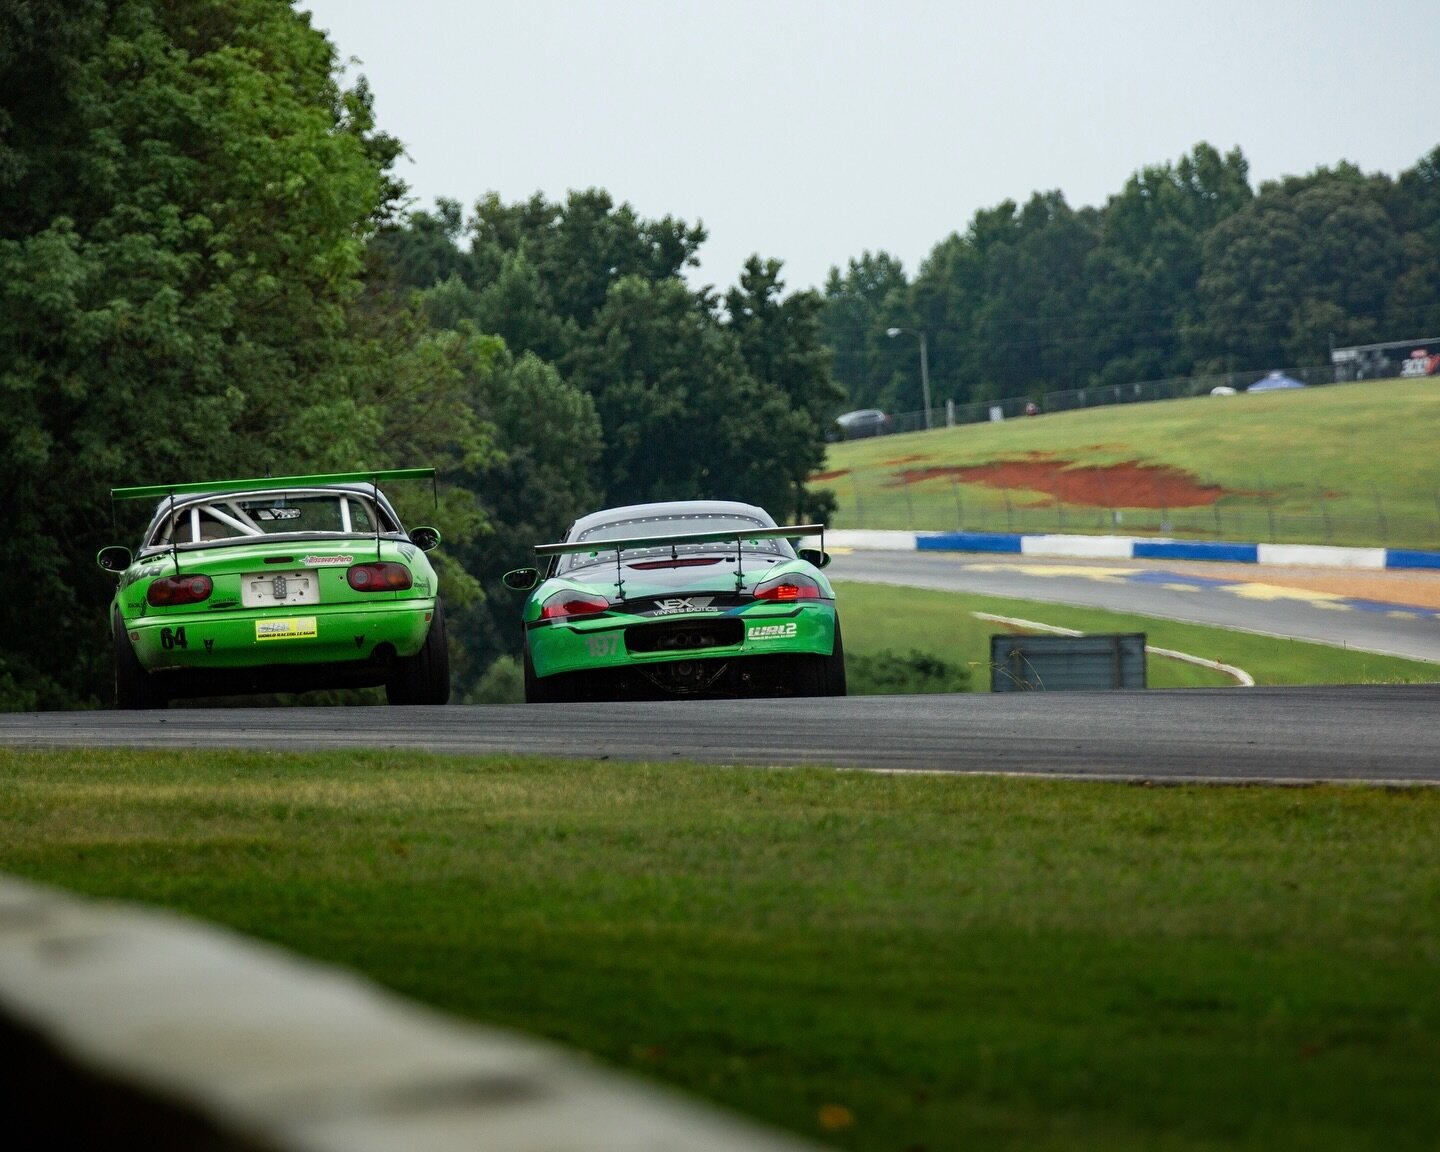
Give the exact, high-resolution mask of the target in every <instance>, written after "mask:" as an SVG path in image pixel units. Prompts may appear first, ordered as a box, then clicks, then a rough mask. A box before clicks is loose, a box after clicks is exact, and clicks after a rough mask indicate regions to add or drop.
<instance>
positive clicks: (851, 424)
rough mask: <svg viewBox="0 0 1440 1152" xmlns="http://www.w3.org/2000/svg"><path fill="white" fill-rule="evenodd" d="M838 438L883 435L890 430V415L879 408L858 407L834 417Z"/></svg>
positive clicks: (849, 438)
mask: <svg viewBox="0 0 1440 1152" xmlns="http://www.w3.org/2000/svg"><path fill="white" fill-rule="evenodd" d="M835 425H836V430H837V432H838V438H839V439H841V440H858V439H859V438H860V437H862V436H883V435H884V434H885V433H886V432H889V431H890V417H889V416H887V415H885V413H884V412H882V411H880V409H879V408H860V409H858V410H856V411H854V412H844V413H841V414H840V415H839V416H837V417H835Z"/></svg>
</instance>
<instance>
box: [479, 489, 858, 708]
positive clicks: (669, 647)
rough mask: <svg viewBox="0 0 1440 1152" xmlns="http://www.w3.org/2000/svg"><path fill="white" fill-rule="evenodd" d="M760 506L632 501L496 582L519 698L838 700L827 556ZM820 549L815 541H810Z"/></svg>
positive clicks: (804, 530)
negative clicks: (515, 613)
mask: <svg viewBox="0 0 1440 1152" xmlns="http://www.w3.org/2000/svg"><path fill="white" fill-rule="evenodd" d="M816 533H823V528H821V526H819V525H816V524H808V525H800V526H796V527H787V528H781V527H778V526H777V525H776V524H775V521H774V520H773V519H771V517H770V515H769V514H768V513H767V512H765V511H764V509H762V508H757V507H754V506H753V505H749V504H737V503H732V502H729V501H719V500H707V501H692V502H677V503H663V504H637V505H631V506H629V507H625V508H611V509H607V510H605V511H602V512H595V513H592V514H591V515H589V516H584V517H582V518H581V519H579V520H577V521H576V522H575V523H574V524H573V525H572V526H571V528H570V531H569V532H567V533H566V535H565V539H564V540H563V541H562V542H561V543H558V544H542V545H539V546H538V547H537V548H536V549H535V553H536V555H537V556H539V557H541V558H542V559H543V560H544V562H545V572H544V575H543V577H542V574H541V572H540V570H539V569H538V568H520V569H517V570H515V571H513V572H508V573H506V575H505V583H506V584H507V585H508V586H509V587H511V588H514V589H516V590H518V591H528V592H530V596H529V598H528V599H527V601H526V603H525V608H524V612H523V621H524V631H525V650H524V675H525V699H526V700H527V701H528V702H531V703H548V702H554V701H567V700H592V699H598V700H613V699H635V698H640V699H653V698H664V697H672V696H692V697H693V696H758V695H780V696H843V695H845V649H844V645H843V644H842V642H841V637H840V619H839V616H838V615H837V614H836V611H835V593H834V591H833V590H832V589H831V587H830V582H829V581H828V580H827V579H826V578H825V577H824V575H822V574H821V572H820V569H821V568H823V567H824V566H825V565H826V564H827V563H828V562H829V557H828V556H827V555H826V554H825V553H824V551H823V549H822V550H816V549H802V550H801V551H800V552H799V553H798V554H797V553H796V551H795V550H794V548H793V547H792V546H791V544H790V542H789V541H790V539H791V538H799V537H804V536H810V535H813V534H816ZM822 541H823V538H822Z"/></svg>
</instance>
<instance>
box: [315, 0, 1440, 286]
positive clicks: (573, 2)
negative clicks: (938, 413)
mask: <svg viewBox="0 0 1440 1152" xmlns="http://www.w3.org/2000/svg"><path fill="white" fill-rule="evenodd" d="M297 6H298V7H299V8H300V9H302V10H308V11H310V12H311V13H312V14H313V23H314V24H315V25H316V26H317V27H318V28H321V29H324V30H327V31H328V33H329V35H330V39H331V40H332V42H333V43H334V44H335V45H336V46H337V48H338V50H339V52H340V55H341V57H342V59H343V58H349V57H354V58H355V59H356V61H357V62H356V63H352V64H351V65H350V69H349V73H348V75H349V76H350V78H351V79H352V80H353V78H354V77H355V76H357V75H361V74H363V75H364V76H366V77H368V78H369V81H370V85H371V88H372V90H373V92H374V95H375V108H376V113H377V117H378V120H379V124H380V127H381V128H382V129H383V130H385V131H387V132H389V133H391V134H392V135H394V136H397V137H399V138H400V139H401V140H402V141H403V142H404V143H405V146H406V152H407V159H404V160H402V161H401V162H400V164H399V175H400V176H401V178H402V179H404V180H405V181H406V182H407V183H408V184H409V185H410V187H411V189H412V192H413V194H414V196H415V198H416V202H417V206H419V207H429V206H430V205H431V204H433V202H434V199H435V198H436V197H437V196H448V197H451V198H454V199H457V200H459V201H461V203H463V204H465V205H466V206H467V207H468V206H469V205H470V204H472V203H473V202H474V201H475V200H476V199H477V198H478V197H480V196H482V195H484V194H485V193H486V192H489V191H495V192H497V193H499V195H500V196H501V198H502V199H503V200H505V201H507V202H508V201H515V200H522V199H527V198H528V197H530V196H531V195H532V194H534V193H535V192H542V193H544V194H545V195H546V196H547V197H549V198H550V199H553V200H559V199H563V197H564V196H565V193H566V192H567V191H568V190H569V189H575V188H588V187H601V188H605V189H606V190H607V191H609V192H610V193H611V195H612V196H614V197H615V199H616V200H617V201H621V200H623V201H628V202H629V203H630V204H631V205H633V206H634V208H635V209H636V211H637V212H639V213H640V214H641V215H642V216H645V217H659V216H664V215H672V216H678V217H680V218H681V219H684V220H686V221H688V222H692V223H693V222H695V221H697V220H698V221H703V223H704V224H705V227H706V228H707V230H708V232H709V237H710V238H709V240H708V241H707V242H706V244H705V245H704V247H703V248H702V249H701V257H702V260H703V264H702V268H701V270H700V271H699V273H698V274H696V275H694V276H693V277H692V279H693V280H694V281H695V282H696V283H711V284H715V285H717V286H719V287H721V288H724V287H727V286H729V285H730V284H732V283H734V281H735V280H736V278H737V276H738V274H739V271H740V268H741V266H742V265H743V263H744V261H745V259H746V257H748V256H750V255H751V254H753V253H759V254H760V255H762V256H765V257H774V258H776V259H779V260H782V261H783V262H784V265H785V280H786V282H787V286H788V287H789V288H791V289H795V288H803V287H812V286H813V287H819V286H821V285H822V284H823V282H824V279H825V276H826V273H827V272H828V270H829V268H830V267H831V266H832V265H838V266H840V267H841V268H842V269H843V268H844V266H845V264H846V262H847V261H848V260H849V259H851V258H853V257H857V256H859V255H860V254H861V253H862V252H864V251H866V250H870V251H875V250H878V249H883V250H885V251H887V252H890V253H891V254H893V255H895V256H898V257H899V258H900V259H901V260H903V261H904V264H905V267H906V269H907V271H908V272H910V273H911V274H912V275H913V273H914V272H915V271H916V269H917V268H918V267H919V264H920V262H921V261H922V260H923V259H924V258H925V256H926V255H927V254H928V253H929V251H930V249H931V248H933V247H934V245H935V244H937V243H938V242H939V241H940V240H942V239H944V237H945V236H947V235H948V234H949V233H951V232H955V231H961V232H963V231H964V230H965V228H966V226H967V225H968V224H969V222H970V219H971V218H972V217H973V215H974V214H975V212H976V210H977V209H980V208H988V207H993V206H994V205H996V204H998V203H1000V202H1001V201H1002V200H1005V199H1014V200H1017V201H1023V200H1024V199H1026V198H1027V197H1028V196H1029V195H1030V194H1031V193H1032V192H1034V191H1037V190H1049V189H1055V188H1058V189H1060V190H1061V191H1062V192H1064V194H1065V198H1066V199H1067V200H1068V201H1069V203H1070V204H1071V205H1072V206H1076V207H1078V206H1080V205H1085V204H1091V205H1100V204H1103V203H1104V202H1105V200H1106V198H1107V197H1108V196H1110V195H1112V194H1113V193H1115V192H1117V191H1119V189H1120V188H1121V186H1122V185H1123V184H1124V182H1125V180H1126V179H1127V177H1129V176H1130V175H1131V174H1132V173H1133V172H1135V171H1136V170H1138V169H1139V168H1140V167H1142V166H1144V165H1146V164H1156V163H1161V162H1164V161H1167V160H1169V161H1173V160H1175V159H1177V158H1178V157H1180V156H1181V155H1183V154H1184V153H1186V152H1188V151H1189V150H1190V149H1191V148H1192V147H1193V146H1194V145H1195V144H1196V143H1198V142H1199V141H1202V140H1203V141H1208V142H1209V143H1211V144H1213V145H1215V146H1216V147H1217V148H1219V149H1220V150H1221V151H1225V150H1228V149H1230V148H1232V147H1234V146H1236V145H1238V146H1239V147H1240V148H1241V149H1242V150H1243V151H1244V153H1245V156H1246V157H1247V159H1248V160H1249V161H1250V173H1251V182H1252V184H1255V185H1257V186H1258V184H1259V183H1260V182H1261V181H1263V180H1268V179H1273V178H1276V177H1279V176H1284V175H1292V174H1300V173H1305V172H1309V171H1312V170H1313V169H1314V168H1316V167H1317V166H1319V165H1322V164H1325V165H1333V164H1335V163H1336V162H1338V161H1340V160H1342V159H1343V160H1349V161H1351V162H1353V163H1355V164H1358V165H1359V166H1360V167H1361V168H1363V169H1364V170H1365V171H1367V172H1374V171H1381V172H1386V173H1389V174H1391V175H1394V174H1396V173H1398V172H1400V171H1401V170H1403V169H1405V168H1408V167H1411V166H1412V165H1413V164H1414V163H1415V162H1416V161H1417V160H1418V159H1419V158H1420V157H1421V156H1422V155H1424V154H1426V153H1428V152H1429V151H1430V150H1431V149H1432V148H1434V147H1435V146H1436V145H1437V144H1440V68H1437V67H1436V56H1435V53H1436V48H1437V40H1440V37H1437V33H1440V4H1437V2H1436V0H1308V2H1303V3H1302V2H1300V0H1238V2H1237V0H1206V2H1205V3H1203V4H1197V3H1194V2H1193V0H1187V2H1171V0H1134V2H1132V0H1088V2H1076V0H1063V2H1036V0H1024V2H1017V3H1013V4H1011V3H1004V2H1002V0H989V2H986V3H976V2H972V0H883V2H881V0H825V2H821V0H761V2H756V0H711V2H709V3H700V2H696V0H588V2H587V0H506V2H498V0H406V2H403V3H402V2H401V0H299V3H298V5H297Z"/></svg>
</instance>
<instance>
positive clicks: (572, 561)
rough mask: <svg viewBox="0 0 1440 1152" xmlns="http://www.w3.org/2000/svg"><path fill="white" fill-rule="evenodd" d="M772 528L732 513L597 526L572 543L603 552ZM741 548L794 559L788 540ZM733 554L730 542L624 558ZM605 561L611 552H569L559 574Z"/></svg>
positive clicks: (633, 551)
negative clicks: (651, 539) (634, 542)
mask: <svg viewBox="0 0 1440 1152" xmlns="http://www.w3.org/2000/svg"><path fill="white" fill-rule="evenodd" d="M773 527H774V525H773V524H767V523H766V522H764V521H763V520H758V519H756V518H755V517H753V516H739V515H736V514H735V513H733V512H716V513H696V514H694V515H690V516H647V517H640V518H637V519H628V520H613V521H611V522H609V523H606V524H596V525H594V526H592V527H590V528H586V529H585V530H584V531H583V532H581V533H580V534H579V535H578V536H576V537H575V538H574V541H575V542H576V543H585V542H593V543H594V544H595V545H596V547H597V548H603V545H604V542H605V541H607V540H626V539H630V538H633V537H636V536H684V535H688V534H689V533H692V532H728V531H732V530H733V531H735V532H738V533H743V532H744V531H745V530H746V529H747V528H773ZM741 548H742V549H743V550H744V551H746V552H760V553H764V554H765V555H767V556H780V557H784V558H786V559H792V558H793V557H794V555H795V552H794V549H792V548H791V547H790V543H789V541H787V540H743V539H742V542H741ZM734 551H735V544H734V542H733V541H732V542H729V543H725V542H721V543H712V544H678V545H671V544H658V545H655V546H653V547H649V548H626V549H625V550H624V552H623V555H624V556H626V557H627V558H628V557H642V556H651V555H654V556H669V555H671V554H672V553H673V554H677V555H682V556H683V555H686V554H692V555H693V554H695V553H698V552H706V553H723V552H731V553H733V552H734ZM605 561H609V562H610V563H614V561H615V553H614V551H613V550H610V551H600V552H599V553H598V554H591V553H588V552H572V553H568V554H566V555H564V556H562V557H561V561H560V567H559V571H560V572H569V571H573V570H574V569H576V568H583V567H585V566H586V565H589V564H597V563H603V562H605Z"/></svg>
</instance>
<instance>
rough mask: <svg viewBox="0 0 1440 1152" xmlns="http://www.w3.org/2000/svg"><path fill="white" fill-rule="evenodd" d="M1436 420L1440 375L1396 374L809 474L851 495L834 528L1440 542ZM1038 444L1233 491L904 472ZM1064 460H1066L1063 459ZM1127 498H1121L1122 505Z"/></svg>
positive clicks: (1062, 421) (907, 450)
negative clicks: (1093, 499) (1196, 503)
mask: <svg viewBox="0 0 1440 1152" xmlns="http://www.w3.org/2000/svg"><path fill="white" fill-rule="evenodd" d="M1437 418H1440V387H1437V385H1436V382H1435V381H1434V380H1387V381H1369V382H1365V383H1361V384H1346V385H1339V386H1333V387H1327V388H1311V389H1306V390H1304V391H1301V392H1283V393H1270V394H1268V395H1257V396H1232V397H1223V398H1222V397H1214V396H1201V397H1195V398H1193V399H1187V400H1166V401H1160V402H1157V403H1151V404H1120V405H1111V406H1108V407H1103V408H1090V409H1086V410H1083V411H1076V412H1063V413H1056V414H1053V415H1047V416H1041V417H1038V418H1033V419H1020V420H1007V421H1005V422H1004V423H1001V424H969V425H964V426H962V427H957V428H944V429H936V430H934V431H929V432H917V433H911V434H908V435H902V436H882V437H877V438H873V439H867V440H855V441H849V442H845V443H840V444H833V445H831V446H830V448H829V452H828V455H827V459H826V463H825V470H824V473H822V474H832V473H842V475H838V476H833V477H832V478H830V479H825V480H819V481H816V482H814V483H813V485H812V486H813V487H816V488H829V489H831V490H833V491H834V493H835V494H836V497H837V498H838V500H839V508H838V511H837V514H836V517H835V519H834V521H833V523H834V526H835V527H837V528H922V529H954V528H956V527H959V526H962V525H963V526H965V527H968V528H973V529H982V530H987V531H1007V530H1009V531H1019V532H1036V531H1056V530H1060V531H1078V532H1101V533H1106V532H1119V533H1139V534H1143V535H1150V534H1154V533H1157V532H1158V533H1161V534H1163V535H1175V536H1181V537H1198V538H1202V539H1204V538H1213V537H1219V538H1222V539H1231V540H1267V541H1268V540H1270V539H1271V538H1272V535H1273V537H1274V538H1275V539H1277V540H1280V541H1293V542H1301V543H1317V542H1323V543H1333V544H1349V545H1366V546H1389V547H1397V548H1403V547H1410V548H1435V547H1437V546H1440V503H1437V501H1440V453H1436V452H1435V451H1434V446H1433V438H1434V436H1433V430H1434V428H1435V426H1436V420H1437ZM1035 456H1039V457H1042V458H1044V459H1049V460H1055V461H1060V462H1069V463H1070V464H1072V465H1078V466H1085V465H1113V464H1123V463H1128V462H1139V463H1141V464H1145V465H1163V466H1166V467H1170V468H1175V469H1178V470H1180V471H1182V472H1185V473H1188V474H1190V475H1191V476H1192V477H1193V478H1194V479H1195V480H1196V481H1198V482H1199V483H1202V484H1207V485H1210V484H1214V485H1219V486H1220V487H1222V488H1223V489H1224V490H1225V491H1226V492H1227V493H1228V495H1226V496H1225V497H1224V498H1223V499H1222V500H1221V501H1220V502H1219V505H1218V506H1204V507H1199V508H1180V509H1176V508H1174V507H1173V506H1172V507H1169V508H1168V509H1166V511H1165V512H1164V513H1163V514H1162V513H1161V512H1160V511H1159V509H1157V508H1135V507H1128V508H1127V507H1125V506H1124V505H1123V503H1119V504H1118V507H1117V509H1116V510H1117V511H1119V512H1120V513H1121V519H1120V520H1119V521H1116V520H1114V519H1113V518H1112V517H1111V516H1110V511H1109V510H1108V509H1099V508H1084V507H1078V506H1074V505H1072V506H1070V507H1069V508H1068V509H1061V508H1058V507H1057V506H1056V502H1055V500H1054V497H1053V495H1052V492H1051V491H1050V489H1049V488H1048V487H1042V488H1041V489H1039V490H1035V491H1026V490H1016V491H1015V492H1013V493H1012V494H1011V497H1010V501H1009V503H1008V504H1007V503H1006V501H1005V498H1004V496H1003V495H1002V494H1001V493H1000V492H998V491H997V490H995V489H993V488H989V487H986V486H984V485H980V484H958V483H952V482H951V481H950V480H949V478H947V477H944V476H940V477H936V478H933V479H929V480H924V481H920V482H917V483H913V484H910V485H909V486H908V487H907V486H906V485H904V484H902V483H899V482H898V481H899V477H900V474H901V473H903V472H904V471H905V470H907V469H924V468H944V467H947V466H973V465H977V464H984V463H989V462H993V461H998V460H1017V459H1026V458H1030V457H1035ZM1064 466H1065V465H1064V464H1063V463H1059V464H1057V467H1061V468H1063V467H1064ZM1117 503H1118V502H1117Z"/></svg>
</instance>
